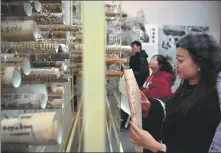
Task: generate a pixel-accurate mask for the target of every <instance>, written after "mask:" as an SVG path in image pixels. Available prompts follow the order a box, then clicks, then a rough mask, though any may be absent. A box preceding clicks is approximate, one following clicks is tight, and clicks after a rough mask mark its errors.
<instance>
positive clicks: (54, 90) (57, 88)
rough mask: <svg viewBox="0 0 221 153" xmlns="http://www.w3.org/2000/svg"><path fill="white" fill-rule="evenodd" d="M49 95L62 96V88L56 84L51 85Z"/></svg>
mask: <svg viewBox="0 0 221 153" xmlns="http://www.w3.org/2000/svg"><path fill="white" fill-rule="evenodd" d="M50 89H51V93H53V94H60V95H62V94H64V86H62V85H59V84H56V83H51V85H50Z"/></svg>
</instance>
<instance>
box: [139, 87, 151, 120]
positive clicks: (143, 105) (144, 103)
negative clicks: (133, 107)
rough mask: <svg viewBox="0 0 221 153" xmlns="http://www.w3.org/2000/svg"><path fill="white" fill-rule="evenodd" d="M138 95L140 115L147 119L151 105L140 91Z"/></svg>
mask: <svg viewBox="0 0 221 153" xmlns="http://www.w3.org/2000/svg"><path fill="white" fill-rule="evenodd" d="M140 94H141V108H142V115H143V117H144V118H147V117H148V112H149V109H150V107H151V103H150V101H149V100H148V99H147V97H146V96H145V95H144V93H143V92H142V91H141V90H140Z"/></svg>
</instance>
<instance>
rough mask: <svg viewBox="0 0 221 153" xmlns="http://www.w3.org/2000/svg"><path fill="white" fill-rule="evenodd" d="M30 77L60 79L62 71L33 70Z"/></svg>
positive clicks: (51, 69) (54, 69)
mask: <svg viewBox="0 0 221 153" xmlns="http://www.w3.org/2000/svg"><path fill="white" fill-rule="evenodd" d="M29 76H36V77H46V78H59V77H60V70H59V68H53V67H52V68H43V69H38V68H35V69H32V70H31V73H30V74H29Z"/></svg>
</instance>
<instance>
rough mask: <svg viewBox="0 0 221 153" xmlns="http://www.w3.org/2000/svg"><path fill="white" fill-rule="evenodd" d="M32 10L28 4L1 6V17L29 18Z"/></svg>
mask: <svg viewBox="0 0 221 153" xmlns="http://www.w3.org/2000/svg"><path fill="white" fill-rule="evenodd" d="M32 10H33V7H32V6H31V3H30V2H24V3H22V2H21V3H14V4H12V3H11V4H7V5H1V12H2V15H3V16H31V15H32Z"/></svg>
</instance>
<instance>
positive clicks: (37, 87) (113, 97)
mask: <svg viewBox="0 0 221 153" xmlns="http://www.w3.org/2000/svg"><path fill="white" fill-rule="evenodd" d="M192 32H203V33H206V34H208V35H210V36H212V37H213V38H214V39H215V40H216V41H217V42H218V43H219V45H221V1H74V0H72V1H71V0H11V1H8V0H2V1H1V150H2V151H3V152H15V150H16V152H135V151H136V152H137V151H138V149H137V146H136V145H134V144H133V143H132V142H131V141H130V127H131V126H130V121H131V120H132V119H133V118H136V119H137V118H139V119H137V120H139V121H140V122H141V123H140V124H142V109H141V106H140V102H141V95H140V90H139V89H140V86H139V83H138V82H137V81H136V79H137V78H136V74H135V71H134V70H133V69H132V68H131V59H132V57H133V56H135V54H136V53H134V52H133V51H134V48H133V46H134V44H133V42H134V41H136V42H140V43H141V46H140V49H141V47H142V49H141V50H143V51H144V52H145V54H146V55H147V56H145V61H147V62H148V64H149V63H150V62H151V59H152V57H153V56H154V55H163V57H166V58H167V59H169V63H170V65H171V66H172V68H173V69H174V71H175V64H176V49H177V46H176V43H177V42H178V41H179V40H180V38H181V37H183V36H185V35H187V34H189V33H192ZM135 46H138V47H139V44H137V43H135ZM137 64H139V63H137ZM148 64H147V65H148ZM136 66H138V67H139V65H136ZM147 70H148V71H149V74H150V75H151V74H152V73H154V71H153V70H152V69H151V68H149V66H147ZM147 77H148V76H147ZM147 77H146V78H147ZM146 78H145V80H146ZM128 80H129V81H128ZM131 80H132V81H131ZM180 83H181V79H179V78H178V77H176V79H175V82H174V83H173V85H172V86H171V92H172V93H174V92H175V91H176V89H177V88H178V86H179V85H180ZM132 101H136V102H138V103H139V105H137V103H136V107H135V106H133V104H132V103H133V102H132ZM133 107H135V108H133ZM139 121H138V122H139ZM137 124H138V123H137ZM138 125H139V124H138ZM140 126H141V125H140ZM141 128H142V127H141ZM220 137H221V128H220ZM217 142H218V140H217V141H216V143H217ZM220 144H221V139H220ZM220 148H221V145H220ZM141 149H143V148H141ZM220 152H221V150H220Z"/></svg>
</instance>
